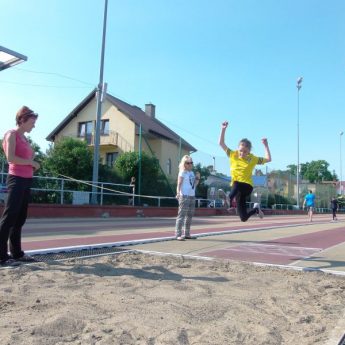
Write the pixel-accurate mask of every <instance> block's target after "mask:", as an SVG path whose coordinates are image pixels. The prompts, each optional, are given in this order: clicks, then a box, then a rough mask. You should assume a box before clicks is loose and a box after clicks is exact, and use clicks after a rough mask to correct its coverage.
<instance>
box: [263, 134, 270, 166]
mask: <svg viewBox="0 0 345 345" xmlns="http://www.w3.org/2000/svg"><path fill="white" fill-rule="evenodd" d="M261 141H262V143H263V144H264V146H265V158H266V162H267V163H268V162H271V161H272V157H271V151H270V148H269V146H268V142H267V139H266V138H263V139H262V140H261Z"/></svg>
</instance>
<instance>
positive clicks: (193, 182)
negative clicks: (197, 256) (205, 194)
mask: <svg viewBox="0 0 345 345" xmlns="http://www.w3.org/2000/svg"><path fill="white" fill-rule="evenodd" d="M192 169H193V160H192V157H190V156H187V155H186V156H183V157H182V159H181V162H180V164H179V174H178V178H177V188H176V198H177V200H178V204H179V206H178V214H177V219H176V228H175V235H176V239H177V240H178V241H183V240H184V239H195V238H196V237H193V236H191V234H190V226H191V223H192V217H193V215H194V210H195V189H196V186H197V185H198V184H199V181H200V173H199V172H196V173H195V174H194V172H193V171H192ZM182 227H184V236H182Z"/></svg>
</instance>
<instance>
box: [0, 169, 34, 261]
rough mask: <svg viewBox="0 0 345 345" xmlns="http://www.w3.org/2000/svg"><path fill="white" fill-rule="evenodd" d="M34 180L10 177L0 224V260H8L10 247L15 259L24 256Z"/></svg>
mask: <svg viewBox="0 0 345 345" xmlns="http://www.w3.org/2000/svg"><path fill="white" fill-rule="evenodd" d="M31 183H32V179H31V178H24V177H18V176H13V175H8V177H7V189H8V197H7V201H6V205H5V208H4V212H3V214H2V218H1V222H0V260H1V261H2V260H7V259H8V257H9V256H8V254H7V250H8V246H7V242H8V241H9V244H10V248H9V249H10V252H11V254H12V256H13V258H15V259H16V258H20V257H22V256H23V255H24V252H23V251H22V246H21V236H22V226H23V225H24V223H25V221H26V217H27V211H28V205H29V198H30V187H31Z"/></svg>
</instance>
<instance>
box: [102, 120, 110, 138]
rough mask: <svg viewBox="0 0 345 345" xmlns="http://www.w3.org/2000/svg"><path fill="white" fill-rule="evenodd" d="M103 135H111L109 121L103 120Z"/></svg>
mask: <svg viewBox="0 0 345 345" xmlns="http://www.w3.org/2000/svg"><path fill="white" fill-rule="evenodd" d="M101 135H109V120H101Z"/></svg>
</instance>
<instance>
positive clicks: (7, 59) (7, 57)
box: [0, 46, 28, 71]
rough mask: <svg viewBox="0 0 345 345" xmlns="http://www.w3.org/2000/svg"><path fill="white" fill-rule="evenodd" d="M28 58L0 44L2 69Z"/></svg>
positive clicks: (0, 68)
mask: <svg viewBox="0 0 345 345" xmlns="http://www.w3.org/2000/svg"><path fill="white" fill-rule="evenodd" d="M27 59H28V58H27V56H25V55H22V54H19V53H17V52H15V51H13V50H10V49H7V48H5V47H2V46H0V71H3V70H5V69H7V68H10V67H13V66H15V65H17V64H19V63H21V62H24V61H26V60H27Z"/></svg>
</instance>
